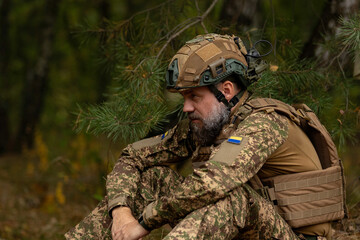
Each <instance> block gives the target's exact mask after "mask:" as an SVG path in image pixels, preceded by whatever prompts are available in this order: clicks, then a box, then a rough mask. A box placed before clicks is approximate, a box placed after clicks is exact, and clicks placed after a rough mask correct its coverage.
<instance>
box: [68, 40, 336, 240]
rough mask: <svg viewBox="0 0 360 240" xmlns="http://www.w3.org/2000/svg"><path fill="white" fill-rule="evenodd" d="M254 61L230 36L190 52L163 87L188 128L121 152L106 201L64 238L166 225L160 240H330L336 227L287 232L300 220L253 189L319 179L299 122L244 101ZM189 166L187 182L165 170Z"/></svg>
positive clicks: (181, 55) (255, 71)
mask: <svg viewBox="0 0 360 240" xmlns="http://www.w3.org/2000/svg"><path fill="white" fill-rule="evenodd" d="M254 57H255V56H251V55H250V54H249V53H248V52H247V50H246V49H245V47H244V45H243V44H242V42H241V40H240V39H239V38H237V37H234V36H229V35H217V34H207V35H203V36H198V37H196V38H195V39H193V40H191V41H189V42H187V43H186V44H185V45H184V46H183V47H182V48H181V49H180V50H179V51H178V52H177V54H176V55H175V56H174V57H173V59H172V61H171V63H170V65H169V68H168V71H167V74H166V80H167V88H168V89H169V90H170V91H173V92H179V93H180V94H181V95H182V96H183V98H184V106H183V111H184V112H185V113H187V115H188V119H186V120H183V121H181V122H179V123H178V124H177V125H176V126H175V127H174V128H172V129H171V130H169V131H168V132H166V133H164V134H162V135H160V136H156V137H153V138H149V139H144V140H141V141H139V142H135V143H133V144H130V145H129V146H127V147H126V148H125V149H124V150H123V153H122V155H121V157H120V159H119V160H118V162H117V163H116V165H115V167H114V169H113V171H112V172H111V173H110V174H109V175H108V178H107V183H106V188H107V195H106V197H105V199H104V200H103V201H102V202H101V203H100V204H99V205H98V206H97V208H96V209H95V210H93V212H92V213H91V214H90V215H89V216H87V217H86V218H85V219H84V220H83V221H82V222H80V223H79V224H78V225H77V226H76V227H75V228H73V229H72V230H70V231H69V232H68V233H66V235H65V236H66V238H67V239H111V238H112V239H141V238H142V237H144V236H146V235H148V234H149V233H150V232H151V230H153V229H156V228H159V227H161V226H162V225H164V224H169V225H170V226H172V227H173V229H172V231H171V232H170V233H169V234H168V235H167V236H166V237H165V238H164V239H298V238H299V237H300V238H302V239H317V238H318V237H319V236H323V237H326V238H327V239H330V238H331V226H330V223H329V221H330V220H332V219H325V220H323V219H322V220H316V221H315V222H311V223H315V224H312V225H311V226H306V224H305V226H303V225H304V224H303V225H299V226H302V227H298V228H296V229H292V228H291V227H290V226H289V224H288V223H287V222H286V221H285V220H284V218H283V217H285V218H288V219H287V220H289V221H290V220H294V221H295V220H297V219H299V218H296V217H293V215H294V214H293V213H289V214H287V215H286V214H283V215H280V214H281V211H280V212H278V210H277V209H276V208H277V206H274V202H272V201H271V200H273V198H271V196H270V195H271V192H270V194H269V193H267V194H265V195H267V196H270V199H266V198H265V195H260V194H258V192H257V191H255V190H254V188H255V185H256V184H254V183H252V184H251V185H250V184H249V180H254V176H257V177H256V178H255V179H260V180H261V181H263V180H264V181H266V180H268V179H271V178H273V177H276V176H279V175H281V176H282V175H285V176H287V175H288V174H294V173H302V172H309V171H316V170H318V171H320V170H321V169H322V165H321V163H320V160H319V157H318V154H317V152H316V150H315V148H314V146H313V144H312V143H311V141H310V140H309V138H308V137H307V135H306V134H305V133H304V132H303V130H302V129H301V128H300V127H299V126H298V125H297V124H296V123H295V122H294V121H293V120H294V119H295V117H291V116H290V115H286V114H281V113H279V111H278V110H277V108H276V107H273V108H268V107H266V108H261V107H262V106H263V105H261V104H260V105H259V104H258V105H256V104H257V103H261V101H264V100H263V99H262V100H258V101H257V99H252V97H251V94H250V93H249V92H248V91H247V87H248V86H249V85H250V84H251V83H252V82H253V81H254V80H256V79H257V78H258V75H259V73H260V72H261V71H262V69H263V63H262V62H261V61H258V60H259V59H258V60H256V63H255V64H254V62H253V60H254V59H252V58H254ZM257 57H258V56H257ZM256 101H257V102H256ZM275 103H279V102H275ZM279 104H283V103H279ZM283 105H284V106H285V104H283ZM256 106H260V107H259V108H258V109H260V110H259V111H256ZM286 109H288V108H286ZM289 109H290V108H289ZM280 110H281V109H280ZM280 112H281V111H280ZM284 112H285V111H284ZM289 116H290V117H289ZM293 118H294V119H293ZM185 161H190V162H191V163H192V165H193V170H192V173H191V174H189V175H188V176H186V177H184V176H181V175H180V174H178V173H177V172H176V171H174V170H173V169H172V168H171V167H169V166H171V165H172V164H174V163H179V162H185ZM259 192H260V191H259ZM262 192H263V191H262ZM318 195H319V194H317V196H318ZM331 197H334V196H333V195H331ZM331 197H329V198H331ZM301 199H303V198H301ZM312 199H313V198H312ZM296 201H297V199H295V202H296ZM299 201H300V202H301V201H304V200H299ZM282 202H284V201H282ZM308 202H309V201H308ZM287 204H288V205H290V206H291V204H293V203H287ZM296 204H298V202H296ZM296 204H295V205H296ZM336 204H338V202H336ZM296 206H297V205H296ZM285 209H286V208H285ZM327 209H328V210H327V211H328V212H329V211H330V213H333V212H335V210H333V208H331V209H330V208H327ZM329 209H330V210H329ZM304 211H305V210H304ZM296 213H298V212H296ZM318 215H321V216H322V215H324V211H320V213H319V214H318ZM282 216H283V217H282ZM289 216H290V217H289ZM314 216H315V215H314V214H313V215H311V216H310V217H309V216H307V217H308V218H311V219H313V218H317V215H316V216H315V217H314ZM303 218H304V216H303ZM295 222H296V221H295ZM295 226H297V225H295ZM318 239H319V238H318Z"/></svg>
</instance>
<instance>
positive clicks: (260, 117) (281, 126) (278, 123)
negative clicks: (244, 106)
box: [236, 109, 289, 135]
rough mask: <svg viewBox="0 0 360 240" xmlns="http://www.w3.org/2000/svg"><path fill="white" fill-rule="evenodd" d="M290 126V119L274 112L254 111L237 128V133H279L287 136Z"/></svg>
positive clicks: (269, 110)
mask: <svg viewBox="0 0 360 240" xmlns="http://www.w3.org/2000/svg"><path fill="white" fill-rule="evenodd" d="M288 126H289V121H288V118H287V117H285V116H284V115H282V114H279V113H277V112H276V111H274V110H271V109H268V110H264V111H253V112H252V113H251V114H249V115H248V116H247V117H246V118H245V119H244V120H243V121H241V122H240V124H239V125H238V126H237V129H236V132H245V133H251V132H259V131H266V132H270V133H273V132H274V131H278V132H279V134H280V135H284V134H285V135H287V131H288Z"/></svg>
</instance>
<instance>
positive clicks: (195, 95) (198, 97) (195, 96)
mask: <svg viewBox="0 0 360 240" xmlns="http://www.w3.org/2000/svg"><path fill="white" fill-rule="evenodd" d="M191 98H192V99H194V100H198V99H200V96H199V95H197V94H191Z"/></svg>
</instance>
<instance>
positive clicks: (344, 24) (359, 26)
mask: <svg viewBox="0 0 360 240" xmlns="http://www.w3.org/2000/svg"><path fill="white" fill-rule="evenodd" d="M340 23H341V28H340V31H339V33H338V38H339V40H340V41H341V42H342V44H343V45H344V46H346V47H349V48H350V50H352V51H355V50H359V49H360V14H359V13H358V14H357V15H355V16H354V17H352V18H349V19H346V18H340Z"/></svg>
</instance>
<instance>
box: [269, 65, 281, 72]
mask: <svg viewBox="0 0 360 240" xmlns="http://www.w3.org/2000/svg"><path fill="white" fill-rule="evenodd" d="M278 69H279V66H277V65H272V64H270V71H272V72H276V71H277V70H278Z"/></svg>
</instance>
